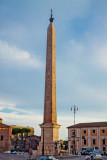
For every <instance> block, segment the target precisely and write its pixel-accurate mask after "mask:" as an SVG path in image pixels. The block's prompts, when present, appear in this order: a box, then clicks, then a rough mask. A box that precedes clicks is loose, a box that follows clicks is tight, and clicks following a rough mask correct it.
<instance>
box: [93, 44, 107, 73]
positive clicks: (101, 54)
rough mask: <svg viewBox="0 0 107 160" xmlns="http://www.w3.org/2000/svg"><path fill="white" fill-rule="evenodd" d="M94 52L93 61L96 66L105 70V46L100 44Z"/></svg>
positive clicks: (106, 48)
mask: <svg viewBox="0 0 107 160" xmlns="http://www.w3.org/2000/svg"><path fill="white" fill-rule="evenodd" d="M96 54H97V56H96ZM96 54H95V56H96V59H95V62H96V64H97V66H99V67H101V68H102V69H104V70H106V71H107V46H102V47H101V48H99V50H98V52H97V53H96Z"/></svg>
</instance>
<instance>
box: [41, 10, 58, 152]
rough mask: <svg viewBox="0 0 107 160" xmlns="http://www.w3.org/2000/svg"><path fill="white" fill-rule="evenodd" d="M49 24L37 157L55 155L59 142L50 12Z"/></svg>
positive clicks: (53, 43) (54, 54) (54, 55)
mask: <svg viewBox="0 0 107 160" xmlns="http://www.w3.org/2000/svg"><path fill="white" fill-rule="evenodd" d="M49 20H50V24H49V26H48V30H47V54H46V73H45V100H44V119H43V123H42V124H40V127H41V142H40V143H39V146H38V153H39V155H55V142H56V141H58V140H59V128H60V125H58V124H57V110H56V48H55V28H54V25H53V20H54V18H53V15H52V10H51V17H50V19H49Z"/></svg>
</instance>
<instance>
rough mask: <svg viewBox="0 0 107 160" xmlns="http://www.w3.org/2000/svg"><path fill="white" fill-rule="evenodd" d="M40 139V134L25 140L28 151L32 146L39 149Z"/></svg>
mask: <svg viewBox="0 0 107 160" xmlns="http://www.w3.org/2000/svg"><path fill="white" fill-rule="evenodd" d="M40 140H41V137H40V136H36V135H31V136H28V137H27V138H26V140H25V150H26V151H28V150H29V149H30V148H32V149H33V150H37V146H38V145H39V142H40Z"/></svg>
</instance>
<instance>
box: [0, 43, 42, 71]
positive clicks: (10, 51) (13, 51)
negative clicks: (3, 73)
mask: <svg viewBox="0 0 107 160" xmlns="http://www.w3.org/2000/svg"><path fill="white" fill-rule="evenodd" d="M0 61H1V62H2V63H5V64H6V65H8V66H10V65H14V66H17V67H19V68H20V67H21V68H22V67H24V68H26V67H29V68H40V67H41V66H42V63H41V61H40V60H39V59H38V58H36V57H33V56H31V55H30V53H29V52H28V51H24V50H21V49H19V48H17V47H16V46H10V45H9V44H8V43H7V42H4V41H1V40H0Z"/></svg>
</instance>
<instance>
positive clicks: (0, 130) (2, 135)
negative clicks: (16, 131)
mask: <svg viewBox="0 0 107 160" xmlns="http://www.w3.org/2000/svg"><path fill="white" fill-rule="evenodd" d="M7 150H11V127H10V126H8V125H6V124H3V123H2V119H1V118H0V152H4V151H7Z"/></svg>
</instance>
